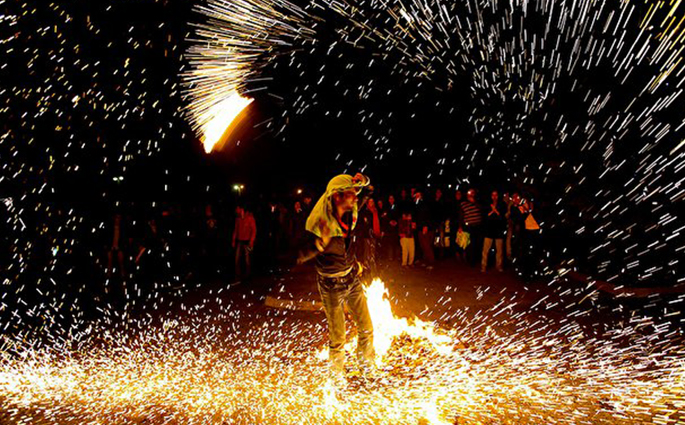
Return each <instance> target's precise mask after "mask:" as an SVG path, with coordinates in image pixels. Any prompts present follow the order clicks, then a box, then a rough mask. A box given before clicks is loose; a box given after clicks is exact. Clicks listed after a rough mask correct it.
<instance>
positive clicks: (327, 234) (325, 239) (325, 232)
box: [319, 219, 331, 248]
mask: <svg viewBox="0 0 685 425" xmlns="http://www.w3.org/2000/svg"><path fill="white" fill-rule="evenodd" d="M319 228H320V229H321V242H322V243H323V247H324V248H325V247H327V246H328V244H329V242H330V241H331V228H330V227H329V226H328V225H326V221H325V220H323V219H322V220H321V221H320V222H319Z"/></svg>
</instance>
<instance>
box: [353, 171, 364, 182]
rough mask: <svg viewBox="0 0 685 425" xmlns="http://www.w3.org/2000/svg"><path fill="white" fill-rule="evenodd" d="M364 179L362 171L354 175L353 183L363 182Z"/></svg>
mask: <svg viewBox="0 0 685 425" xmlns="http://www.w3.org/2000/svg"><path fill="white" fill-rule="evenodd" d="M363 181H364V176H363V175H362V173H357V174H355V175H354V177H352V183H361V182H363Z"/></svg>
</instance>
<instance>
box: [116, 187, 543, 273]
mask: <svg viewBox="0 0 685 425" xmlns="http://www.w3.org/2000/svg"><path fill="white" fill-rule="evenodd" d="M426 193H428V192H425V191H424V190H422V189H418V188H411V189H401V190H399V191H398V193H397V194H394V193H389V194H386V195H384V196H381V195H379V194H377V193H376V194H374V195H373V196H372V197H371V198H369V199H368V201H367V202H366V205H364V206H363V207H362V208H361V210H360V214H359V220H358V223H357V230H356V231H355V234H356V236H357V238H359V239H360V240H359V243H358V246H359V252H358V258H359V259H360V260H362V261H363V262H364V263H365V264H366V266H367V268H368V269H369V270H370V271H371V273H372V274H374V275H376V274H378V273H379V271H380V270H381V268H387V267H393V266H401V267H406V268H408V267H425V268H426V269H428V270H432V269H433V268H434V266H435V264H436V261H445V260H448V259H453V260H456V261H458V262H462V263H465V264H468V265H469V266H472V267H480V270H481V272H483V273H486V272H488V271H492V270H496V271H503V270H504V268H505V267H512V268H515V269H516V270H517V271H518V272H519V273H520V274H521V275H523V276H525V277H532V276H533V274H534V272H535V268H536V267H535V266H536V263H539V255H538V254H536V246H537V245H538V243H537V239H538V237H539V232H540V226H539V224H538V222H537V220H536V218H535V213H536V212H535V211H534V205H533V203H532V202H531V200H530V199H529V198H527V197H524V196H521V194H519V193H518V192H512V193H502V194H500V192H499V191H497V190H492V191H490V192H487V193H483V194H482V196H481V194H479V193H478V192H477V191H476V189H468V190H467V191H465V192H464V191H462V190H456V191H450V192H449V194H447V191H443V190H442V189H435V190H433V191H430V194H429V196H425V194H426ZM313 206H314V204H313V202H312V197H311V195H307V194H305V195H301V196H298V197H297V198H294V199H293V198H291V199H289V200H287V201H275V200H272V201H268V200H266V201H261V202H242V200H241V199H238V200H237V202H236V203H235V204H231V205H230V206H228V207H227V206H223V208H222V211H221V212H220V213H217V211H216V210H217V208H216V207H215V206H213V205H205V206H203V208H193V210H192V211H185V212H183V211H182V208H180V207H177V208H167V209H165V210H164V211H163V212H162V213H161V214H160V215H159V216H158V217H154V218H148V219H147V220H144V221H140V220H135V219H134V218H133V217H132V216H130V215H123V214H121V213H115V214H114V216H113V217H112V219H111V225H110V226H109V227H108V231H107V232H106V245H107V246H106V256H105V257H104V258H105V261H104V264H103V267H104V269H105V272H106V275H107V278H108V279H114V278H120V279H122V280H126V279H128V278H135V279H136V280H139V281H145V280H148V281H161V280H165V279H166V280H167V281H178V282H179V283H180V282H185V281H191V280H198V281H199V280H206V279H226V280H231V281H233V282H236V283H237V282H243V281H245V280H249V279H250V278H251V276H252V273H253V271H255V269H256V271H257V272H260V273H264V272H268V271H272V270H275V269H278V268H279V267H285V268H287V267H288V266H289V265H290V259H291V258H293V253H294V252H296V250H297V249H298V247H299V246H301V245H302V243H303V242H304V241H305V239H306V238H307V237H308V235H307V232H306V230H305V222H306V220H307V217H308V216H309V213H310V211H311V209H312V208H313ZM493 251H494V262H493V261H491V259H490V257H491V256H492V254H493ZM255 265H256V266H257V267H253V266H255Z"/></svg>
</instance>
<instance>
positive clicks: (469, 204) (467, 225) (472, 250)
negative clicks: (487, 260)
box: [459, 189, 483, 267]
mask: <svg viewBox="0 0 685 425" xmlns="http://www.w3.org/2000/svg"><path fill="white" fill-rule="evenodd" d="M461 216H462V220H463V222H462V223H461V225H460V226H459V230H461V231H464V232H468V233H469V235H470V236H471V243H470V244H469V246H468V247H466V261H468V263H469V265H470V266H472V267H473V266H475V265H476V263H477V262H478V259H479V254H480V248H481V244H482V241H483V234H482V231H481V223H482V221H483V215H482V213H481V209H480V206H478V203H477V202H476V189H469V191H468V192H466V200H463V201H462V202H461Z"/></svg>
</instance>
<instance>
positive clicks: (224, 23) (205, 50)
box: [184, 0, 311, 152]
mask: <svg viewBox="0 0 685 425" xmlns="http://www.w3.org/2000/svg"><path fill="white" fill-rule="evenodd" d="M280 9H287V10H288V12H289V13H288V14H284V13H282V12H280V11H279V10H280ZM197 10H198V12H199V13H201V14H202V15H204V16H206V17H208V22H207V23H204V24H199V25H197V31H196V37H197V38H196V39H193V40H192V41H193V42H194V44H193V46H192V47H191V48H190V49H189V51H188V59H189V63H190V65H191V70H190V71H188V72H186V73H185V75H184V77H185V83H186V86H187V89H188V90H187V91H188V98H189V99H190V106H189V108H188V113H189V116H190V118H191V121H192V122H193V124H194V126H195V128H196V129H197V130H198V131H199V132H200V134H201V139H202V141H203V143H204V146H205V151H206V152H210V151H211V150H212V147H213V146H214V144H215V143H216V142H217V141H218V140H219V138H220V137H221V135H222V134H223V133H224V131H225V130H226V128H227V127H228V126H229V125H230V124H231V121H232V119H233V118H235V116H236V115H238V113H240V111H241V110H242V109H243V108H245V107H246V106H247V105H249V103H250V102H252V99H247V98H245V97H243V96H244V95H245V94H246V93H245V92H246V91H247V90H246V87H245V86H246V83H247V82H249V81H250V78H251V77H253V76H254V75H255V74H256V73H257V71H258V70H259V68H260V67H263V66H264V64H265V63H266V62H268V61H269V60H270V58H269V57H268V55H269V52H271V51H272V50H274V48H275V46H279V47H283V46H287V45H290V43H289V40H291V39H293V38H295V37H300V36H303V35H305V34H308V33H310V32H311V30H308V29H307V28H306V27H304V29H303V28H302V27H303V18H302V15H301V11H300V9H299V8H297V6H295V5H294V4H292V3H289V2H287V1H276V2H263V1H255V0H238V1H235V2H230V3H227V2H223V1H221V2H209V3H207V4H206V5H203V6H200V7H198V8H197Z"/></svg>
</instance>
